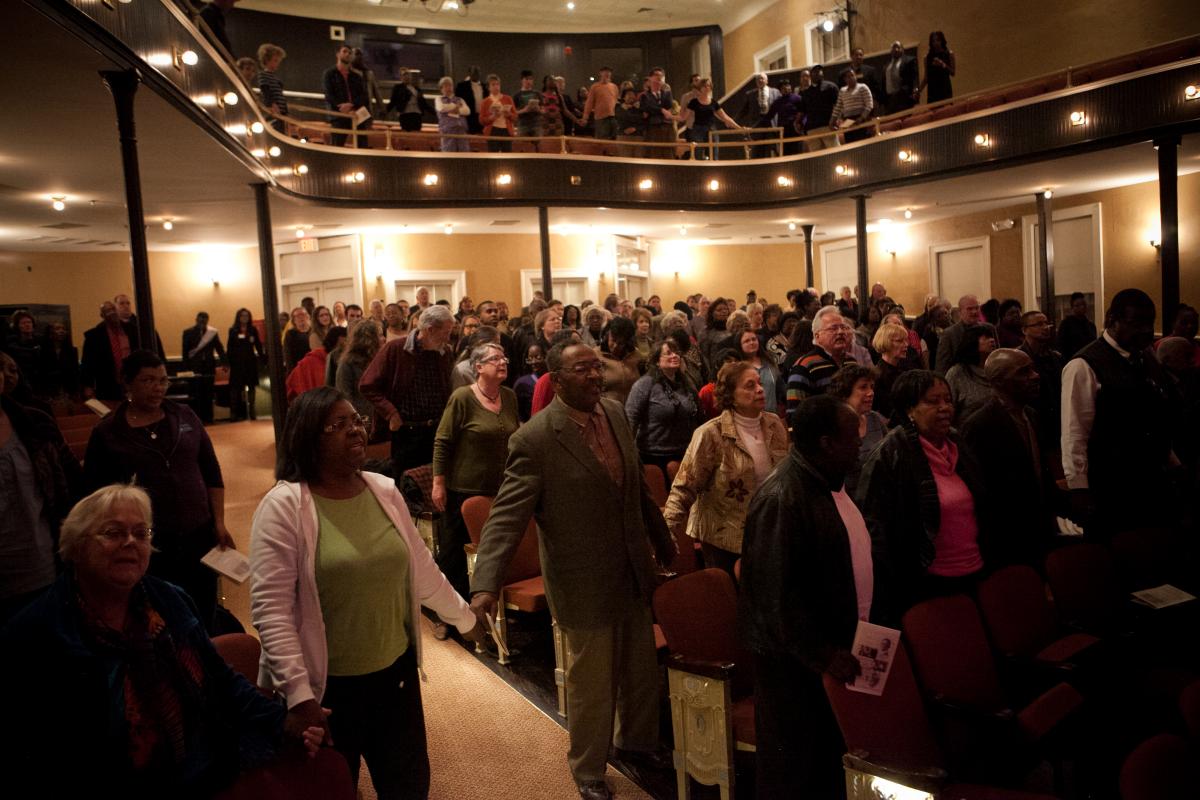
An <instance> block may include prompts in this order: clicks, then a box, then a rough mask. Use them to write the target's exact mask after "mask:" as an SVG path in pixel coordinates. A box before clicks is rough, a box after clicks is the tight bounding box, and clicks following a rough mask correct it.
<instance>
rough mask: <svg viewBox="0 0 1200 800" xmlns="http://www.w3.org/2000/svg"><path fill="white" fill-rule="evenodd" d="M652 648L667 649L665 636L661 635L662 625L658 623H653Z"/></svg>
mask: <svg viewBox="0 0 1200 800" xmlns="http://www.w3.org/2000/svg"><path fill="white" fill-rule="evenodd" d="M654 649H655V650H666V649H668V648H667V637H666V636H664V635H663V632H662V625H659V624H658V623H655V624H654Z"/></svg>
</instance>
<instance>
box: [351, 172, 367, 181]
mask: <svg viewBox="0 0 1200 800" xmlns="http://www.w3.org/2000/svg"><path fill="white" fill-rule="evenodd" d="M366 179H367V176H366V174H364V173H362V172H352V173H350V182H351V183H362V182H363V181H365V180H366Z"/></svg>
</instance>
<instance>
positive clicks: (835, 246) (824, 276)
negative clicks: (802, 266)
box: [813, 239, 867, 293]
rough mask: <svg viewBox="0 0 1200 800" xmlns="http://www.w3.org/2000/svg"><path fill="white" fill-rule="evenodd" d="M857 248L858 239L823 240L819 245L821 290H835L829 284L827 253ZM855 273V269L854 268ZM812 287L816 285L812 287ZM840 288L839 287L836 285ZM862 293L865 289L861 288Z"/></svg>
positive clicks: (856, 278) (855, 279)
mask: <svg viewBox="0 0 1200 800" xmlns="http://www.w3.org/2000/svg"><path fill="white" fill-rule="evenodd" d="M857 248H858V239H842V240H840V241H836V242H825V243H824V244H822V245H821V286H820V289H821V291H822V292H836V291H837V289H833V288H831V287H830V285H829V253H836V252H840V251H842V250H856V249H857ZM856 273H857V270H856ZM854 282H855V283H858V277H857V274H856V277H855V278H854ZM813 288H814V289H815V288H817V287H815V286H814V287H813ZM838 288H841V287H838ZM862 291H863V292H864V293H866V292H867V290H866V289H863V290H862Z"/></svg>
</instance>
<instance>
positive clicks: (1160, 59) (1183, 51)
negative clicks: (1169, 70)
mask: <svg viewBox="0 0 1200 800" xmlns="http://www.w3.org/2000/svg"><path fill="white" fill-rule="evenodd" d="M1197 55H1200V37H1196V36H1193V37H1192V38H1190V39H1184V40H1183V41H1179V42H1171V43H1169V44H1164V45H1162V46H1161V47H1154V48H1151V49H1149V50H1144V51H1142V52H1141V53H1138V56H1137V59H1138V64H1139V65H1140V66H1141V67H1142V69H1148V68H1150V67H1157V66H1158V65H1159V64H1170V63H1171V62H1172V61H1181V60H1183V59H1185V58H1195V57H1196V56H1197Z"/></svg>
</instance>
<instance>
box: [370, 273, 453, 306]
mask: <svg viewBox="0 0 1200 800" xmlns="http://www.w3.org/2000/svg"><path fill="white" fill-rule="evenodd" d="M390 277H391V281H390V282H389V283H388V284H387V286H386V287H385V292H386V293H388V294H387V300H386V302H388V303H394V302H396V298H397V297H398V296H399V295H398V294H397V292H396V281H404V282H405V283H418V282H429V283H434V282H437V283H445V282H446V279H447V278H450V279H451V283H453V284H454V288H453V289H451V295H450V310H451V311H458V302H459V301H460V300H462V299H463V298H464V297H467V296H468V295H467V271H466V270H462V269H406V270H402V271H400V272H395V273H392V275H391V276H390ZM410 300H411V298H410Z"/></svg>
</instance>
